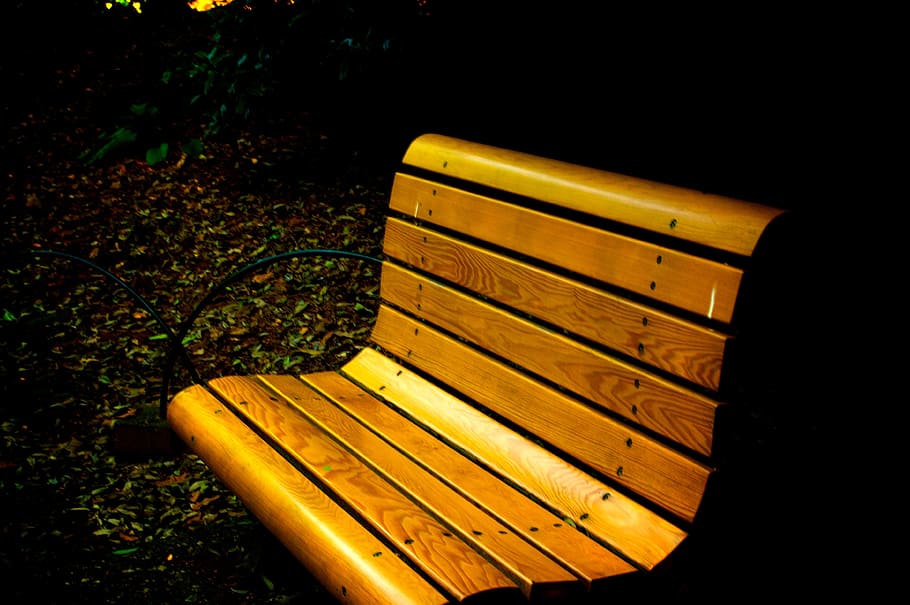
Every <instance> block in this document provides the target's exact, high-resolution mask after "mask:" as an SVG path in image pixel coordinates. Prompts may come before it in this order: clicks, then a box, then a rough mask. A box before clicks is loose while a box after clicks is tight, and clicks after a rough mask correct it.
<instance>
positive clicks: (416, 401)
mask: <svg viewBox="0 0 910 605" xmlns="http://www.w3.org/2000/svg"><path fill="white" fill-rule="evenodd" d="M786 214H787V213H786V212H784V211H783V210H781V209H778V208H773V207H769V206H765V205H760V204H755V203H748V202H744V201H739V200H735V199H731V198H727V197H722V196H717V195H710V194H704V193H699V192H696V191H692V190H688V189H683V188H679V187H675V186H669V185H663V184H658V183H655V182H650V181H645V180H642V179H637V178H631V177H627V176H621V175H618V174H612V173H607V172H603V171H599V170H594V169H589V168H585V167H581V166H576V165H572V164H568V163H564V162H559V161H554V160H550V159H544V158H541V157H536V156H532V155H528V154H523V153H517V152H513V151H507V150H503V149H498V148H493V147H490V146H485V145H480V144H475V143H470V142H466V141H462V140H458V139H453V138H449V137H445V136H439V135H425V136H421V137H419V138H417V139H416V140H415V141H414V142H413V143H412V144H411V145H410V146H409V148H408V150H407V152H406V154H405V156H404V160H403V166H402V168H401V169H400V171H399V172H398V173H397V174H396V175H395V180H394V185H393V187H392V192H391V200H390V208H389V216H388V220H387V222H386V225H385V236H384V237H385V239H384V250H383V252H384V259H383V268H382V276H381V303H380V306H379V309H378V313H377V318H376V321H375V325H374V328H373V330H372V335H371V337H370V342H371V346H369V347H366V348H364V349H363V350H362V351H360V352H359V354H357V355H356V356H355V357H354V358H353V359H351V360H350V361H349V362H348V363H347V364H345V365H344V366H343V367H341V368H340V369H339V370H338V371H337V372H320V373H314V374H309V375H304V376H287V375H267V376H232V377H221V378H216V379H213V380H211V381H209V382H208V383H207V384H206V385H194V386H190V387H188V388H185V389H184V390H182V391H181V392H180V393H178V394H177V395H176V396H175V397H174V398H173V400H172V401H171V402H170V404H169V405H168V408H167V417H168V422H169V424H170V426H171V427H172V428H173V429H174V430H175V432H176V433H177V434H178V435H179V436H180V437H181V438H182V440H183V441H185V442H186V443H187V444H188V445H189V447H190V448H191V449H192V450H193V451H194V452H196V453H198V455H199V456H200V457H201V458H202V459H203V460H204V461H205V462H206V463H207V464H208V465H209V467H210V468H211V469H212V470H213V471H214V472H215V473H216V474H217V475H218V476H219V477H220V479H221V480H223V481H224V483H225V484H226V485H227V486H228V487H229V488H230V489H231V490H232V491H234V492H235V493H236V494H237V495H238V496H239V497H240V498H241V500H242V501H243V502H244V503H245V505H246V506H247V507H248V508H249V510H250V511H252V513H254V514H255V515H256V516H257V517H258V518H259V519H260V520H261V522H262V523H263V525H264V526H265V527H267V528H268V529H269V530H270V531H271V532H273V533H274V534H275V535H276V536H277V537H278V538H279V539H280V540H281V541H282V542H283V543H284V544H285V545H286V547H287V548H288V549H289V551H290V552H291V553H293V555H294V556H295V557H296V558H298V559H299V560H300V561H301V562H302V563H303V564H304V565H305V566H306V567H307V568H308V570H309V571H310V572H311V573H312V574H313V575H314V576H315V577H316V578H317V579H318V580H319V581H320V582H322V583H323V584H324V585H325V586H326V588H327V589H328V590H329V591H330V592H331V593H332V594H333V595H334V596H335V597H336V598H337V599H338V600H340V601H343V602H352V603H390V604H394V605H401V604H403V603H447V602H455V601H476V600H484V599H490V600H492V601H495V602H507V601H508V600H509V599H511V598H515V599H518V600H522V599H524V598H527V599H530V600H548V599H567V598H570V597H573V596H576V595H577V596H582V595H585V594H591V593H594V594H597V593H599V591H602V590H603V591H607V590H609V589H610V586H613V585H617V586H618V585H620V584H621V583H622V582H623V581H624V579H629V578H632V577H639V576H642V575H644V576H648V575H650V574H648V573H646V572H648V571H649V570H656V569H658V568H659V567H660V566H661V564H662V563H663V562H665V561H667V560H669V558H670V556H671V555H672V554H673V553H674V551H677V550H679V547H680V545H681V544H682V543H683V542H684V541H685V540H686V538H687V535H688V534H689V532H690V530H691V529H692V528H693V526H694V523H695V521H696V519H697V516H698V514H699V510H700V507H701V506H702V505H703V502H704V501H705V498H706V490H707V489H708V486H709V485H710V484H711V481H709V480H711V478H712V475H713V474H714V473H715V472H716V470H717V469H718V468H719V466H720V464H719V462H718V453H717V449H718V445H719V444H720V443H721V442H722V441H723V439H724V437H723V435H722V434H721V430H722V425H723V422H721V418H722V416H721V414H720V412H721V411H722V410H725V409H729V407H730V406H732V405H734V404H735V401H733V400H735V396H736V394H737V392H738V390H739V388H738V387H735V386H734V387H731V386H730V380H731V378H732V377H733V375H734V373H732V372H731V370H729V368H730V364H731V363H733V361H732V358H734V357H735V356H736V352H737V349H736V348H735V347H734V344H736V340H735V337H736V336H737V329H738V328H737V326H738V321H739V319H740V318H739V317H738V313H739V310H738V304H737V303H738V302H739V300H740V298H742V293H743V292H746V291H748V290H749V289H750V283H751V282H750V281H749V280H750V275H751V273H750V270H752V269H754V268H755V263H756V258H755V253H756V249H757V247H758V246H759V242H760V240H761V239H762V237H763V234H765V233H766V232H768V231H769V227H770V225H771V224H772V223H775V224H776V223H777V222H778V220H777V219H779V218H780V217H782V216H785V215H786Z"/></svg>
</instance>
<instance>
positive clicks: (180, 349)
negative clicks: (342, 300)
mask: <svg viewBox="0 0 910 605" xmlns="http://www.w3.org/2000/svg"><path fill="white" fill-rule="evenodd" d="M26 255H36V256H55V257H58V258H63V259H66V260H69V261H73V262H77V263H82V264H83V265H86V266H87V267H89V268H91V269H93V270H94V271H97V272H98V273H100V274H101V275H103V276H104V277H106V278H108V279H110V280H111V281H113V282H114V283H115V284H117V285H118V286H120V287H121V288H123V289H124V290H125V291H126V292H127V294H129V295H130V296H131V297H132V298H133V299H134V300H135V301H136V302H138V303H139V304H140V305H141V306H142V307H143V308H144V309H145V310H146V311H148V313H149V314H150V315H151V316H152V318H153V319H154V320H155V321H156V322H157V323H158V324H159V325H160V326H161V328H162V329H163V330H164V332H165V334H167V338H168V341H169V346H168V351H167V357H166V359H165V365H164V368H163V370H162V377H161V399H160V402H159V414H160V415H161V417H162V418H165V417H166V416H167V403H168V393H169V391H170V384H171V374H173V372H174V364H175V362H176V359H177V357H178V355H179V356H180V357H181V358H182V360H183V363H184V364H185V365H186V367H187V369H188V370H189V372H190V376H191V379H192V381H193V382H194V383H196V384H204V382H203V380H202V379H201V378H200V377H199V373H198V372H197V371H196V367H195V366H194V365H193V362H192V360H190V357H189V355H188V354H187V352H186V347H184V346H183V339H184V338H186V335H187V333H188V332H189V330H190V328H191V327H192V325H193V323H194V322H195V321H196V319H198V318H199V315H200V313H202V310H203V309H204V308H205V306H206V305H208V304H209V303H210V302H212V300H213V299H214V298H215V297H216V296H217V295H218V294H220V293H221V292H223V291H224V290H225V289H226V288H227V287H228V286H230V285H231V284H233V283H234V282H236V281H237V280H239V279H240V278H242V277H243V276H245V275H247V274H249V273H252V272H253V271H256V270H259V269H262V268H264V267H267V266H269V265H273V264H275V263H277V262H280V261H283V260H288V259H291V258H299V257H303V256H340V257H344V258H353V259H356V260H362V261H368V262H374V263H377V264H380V265H381V264H382V259H378V258H374V257H372V256H367V255H366V254H360V253H358V252H348V251H346V250H333V249H327V248H307V249H303V250H292V251H290V252H283V253H281V254H276V255H274V256H268V257H265V258H261V259H259V260H257V261H253V262H252V263H250V264H248V265H246V266H244V267H241V268H240V269H238V270H236V271H234V272H233V273H232V274H230V275H229V276H228V277H227V278H225V279H224V280H222V281H221V282H219V283H218V284H216V285H215V287H214V288H212V289H211V290H209V292H208V294H206V295H205V297H204V298H203V299H202V300H201V301H199V303H198V304H197V305H196V306H195V307H194V308H193V311H192V312H191V313H190V315H189V316H188V317H187V318H186V319H185V320H184V321H183V323H181V324H180V327H179V330H178V331H177V332H174V330H172V329H171V327H170V326H169V325H168V324H167V322H165V321H164V318H162V317H161V315H160V314H159V313H158V311H156V310H155V308H154V307H152V305H151V304H150V303H149V302H148V301H147V300H146V299H145V298H143V297H142V296H141V295H140V294H139V293H138V292H136V291H135V290H134V289H133V288H132V287H130V285H129V284H127V283H126V282H125V281H123V280H122V279H120V278H119V277H117V276H116V275H114V274H113V273H111V272H110V271H108V270H107V269H105V268H103V267H101V266H100V265H98V264H96V263H94V262H92V261H90V260H88V259H85V258H82V257H79V256H76V255H74V254H70V253H69V252H61V251H59V250H30V251H29V252H28V253H26Z"/></svg>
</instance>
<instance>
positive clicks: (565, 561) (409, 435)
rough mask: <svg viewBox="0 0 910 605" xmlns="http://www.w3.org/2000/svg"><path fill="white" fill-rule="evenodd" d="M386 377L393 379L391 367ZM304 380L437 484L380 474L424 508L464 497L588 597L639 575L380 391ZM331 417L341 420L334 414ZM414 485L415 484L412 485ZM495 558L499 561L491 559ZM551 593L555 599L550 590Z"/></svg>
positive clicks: (325, 376)
mask: <svg viewBox="0 0 910 605" xmlns="http://www.w3.org/2000/svg"><path fill="white" fill-rule="evenodd" d="M394 368H398V370H395V371H396V373H397V371H400V370H401V368H400V366H394ZM388 369H389V370H390V371H391V370H392V369H393V366H389V367H388ZM266 380H267V381H268V382H269V384H273V385H276V386H278V387H279V389H280V390H281V392H283V393H287V392H290V390H291V389H292V388H293V383H292V382H291V380H290V379H289V378H288V377H285V376H275V377H267V378H266ZM301 380H303V381H304V382H306V383H307V384H308V385H310V386H311V387H313V388H314V389H316V390H318V391H319V392H320V393H322V394H324V395H325V396H326V397H330V398H331V399H332V401H333V402H334V403H335V405H337V406H339V407H340V408H342V409H344V411H345V412H346V413H347V414H350V415H351V416H352V417H354V418H356V419H357V420H358V421H359V422H360V423H362V424H363V425H365V426H369V427H370V430H371V431H374V432H375V433H376V434H377V435H379V436H381V437H382V438H383V439H384V440H385V441H386V442H388V443H390V444H392V445H394V447H396V448H397V449H398V450H400V451H401V452H403V453H404V454H406V455H407V456H408V457H409V458H411V459H413V460H414V462H415V464H419V465H420V466H421V467H422V468H423V469H425V471H426V472H429V473H431V474H432V476H433V477H434V478H437V479H436V480H428V479H427V478H426V473H422V474H421V473H418V474H416V475H415V474H414V473H412V472H402V471H401V468H400V467H396V468H395V469H392V468H388V469H383V474H385V475H387V476H389V480H390V481H396V482H406V483H407V485H406V486H403V489H407V491H408V492H409V493H411V494H413V495H414V496H415V498H417V499H419V500H420V501H422V502H426V503H432V502H436V503H438V505H439V506H440V507H441V508H443V509H447V510H451V508H452V502H458V501H459V499H460V498H462V497H463V498H466V499H468V500H470V501H471V502H472V503H473V504H472V505H475V506H477V507H478V508H479V509H480V510H484V511H486V512H487V513H489V514H490V515H492V516H493V517H495V518H497V519H499V520H500V522H501V523H503V524H504V525H503V526H502V527H505V528H507V531H508V532H509V533H510V534H511V533H512V532H514V533H515V535H520V536H521V537H522V538H523V539H524V540H526V541H527V543H528V544H533V545H534V546H535V547H536V548H538V549H540V550H541V552H546V553H547V554H548V555H549V556H550V557H552V558H553V559H554V560H556V561H559V562H560V563H561V564H562V565H564V566H565V567H566V568H567V569H569V570H571V571H572V573H574V574H575V575H576V576H578V577H579V578H581V579H582V580H583V581H584V583H585V585H586V586H587V587H588V589H589V590H590V589H591V588H593V586H594V585H596V584H599V583H601V582H602V581H603V580H606V579H608V578H611V577H615V576H617V575H622V574H627V573H630V572H632V571H634V569H635V568H633V567H632V566H631V565H629V564H628V563H627V562H625V561H624V560H622V559H620V558H619V557H618V556H616V555H615V554H614V553H613V552H611V551H609V550H607V549H606V548H604V547H603V546H601V545H600V544H598V543H597V542H595V541H594V540H592V539H591V538H589V537H588V536H586V535H584V534H583V533H582V532H580V531H578V530H577V529H573V528H572V527H571V526H570V525H569V524H568V523H566V522H565V521H564V520H563V519H562V518H561V517H559V516H556V515H554V514H553V513H552V512H550V511H548V510H546V509H544V508H543V507H541V506H540V505H538V504H536V503H534V502H532V501H531V500H529V499H528V498H527V496H525V495H524V494H521V493H519V492H518V491H516V490H515V489H512V488H511V487H510V486H508V485H507V484H505V483H502V482H501V481H500V480H499V479H498V478H496V477H495V476H493V475H492V474H490V473H489V472H488V471H486V470H485V469H483V468H481V467H480V466H478V465H477V464H476V463H474V462H471V461H470V460H468V459H467V458H466V457H465V456H463V455H462V454H459V453H458V452H456V451H455V450H454V449H452V448H450V447H447V446H446V445H445V444H443V443H442V442H440V441H439V439H437V438H436V437H434V436H433V435H430V434H429V433H427V432H426V431H424V430H421V429H420V428H418V427H417V425H415V424H414V423H413V422H410V421H408V420H407V419H405V418H404V417H403V416H401V415H400V414H398V413H397V412H395V411H394V410H392V409H391V408H390V407H389V406H387V405H385V404H383V403H381V402H380V401H379V399H377V396H378V395H381V394H382V392H381V391H380V393H378V394H371V393H368V392H367V391H364V390H362V389H360V388H359V387H356V386H355V385H354V384H353V383H351V382H350V381H348V380H347V379H345V378H343V377H342V376H341V375H340V374H338V373H336V372H320V373H318V374H307V375H305V376H301ZM297 405H301V404H297ZM304 412H305V413H307V414H308V415H312V416H315V415H316V414H318V415H319V417H320V418H321V419H324V420H322V423H323V424H329V423H331V424H337V423H335V422H331V421H328V420H327V419H328V418H330V417H331V416H332V415H333V412H332V408H325V407H324V406H318V409H317V410H314V409H313V406H307V409H306V410H305V411H304ZM334 413H335V414H337V413H340V412H339V411H338V410H335V412H334ZM353 439H354V438H353V437H352V438H351V439H349V440H353ZM356 440H357V445H356V449H358V450H361V449H362V448H363V444H364V440H363V438H362V437H361V436H359V432H358V437H356ZM351 447H355V446H354V445H353V444H352V446H351ZM390 447H391V446H390ZM375 458H376V456H371V459H375ZM383 458H384V459H385V458H387V456H383ZM412 477H414V478H415V479H416V480H412V479H411V478H412ZM439 482H444V484H445V486H446V487H445V488H444V489H443V488H440V486H439ZM450 490H451V491H455V492H457V493H458V494H459V497H458V498H455V497H453V496H450V495H449V493H450ZM441 514H445V513H441ZM446 516H447V517H449V516H450V515H446ZM462 527H463V528H464V531H463V532H462V533H464V534H473V533H474V531H473V528H472V527H469V526H466V525H462ZM501 531H502V529H497V530H496V532H497V533H499V532H501ZM487 534H489V531H487ZM469 537H470V536H469ZM491 556H494V557H495V556H496V555H495V553H491ZM524 557H525V558H526V559H527V560H526V561H525V564H529V563H531V562H532V561H533V560H534V558H533V557H528V556H527V555H524ZM547 592H548V593H554V592H555V591H554V590H551V589H548V590H547ZM532 598H533V596H532Z"/></svg>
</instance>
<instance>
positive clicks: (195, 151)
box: [183, 138, 203, 158]
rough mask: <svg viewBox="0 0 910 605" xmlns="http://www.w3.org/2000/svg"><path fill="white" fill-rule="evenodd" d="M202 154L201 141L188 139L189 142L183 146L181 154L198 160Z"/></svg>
mask: <svg viewBox="0 0 910 605" xmlns="http://www.w3.org/2000/svg"><path fill="white" fill-rule="evenodd" d="M202 152H203V146H202V139H199V138H194V139H190V142H189V143H187V144H186V145H184V146H183V153H185V154H186V155H188V156H190V157H191V158H198V157H199V156H201V155H202Z"/></svg>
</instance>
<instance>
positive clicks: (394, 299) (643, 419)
mask: <svg viewBox="0 0 910 605" xmlns="http://www.w3.org/2000/svg"><path fill="white" fill-rule="evenodd" d="M382 295H383V298H384V299H385V300H387V301H389V302H391V303H393V304H395V305H396V306H399V307H400V308H402V309H404V310H406V311H410V312H411V313H413V314H414V315H415V316H416V317H418V318H420V319H424V320H427V321H429V322H430V323H432V324H433V325H435V326H438V327H440V328H442V329H444V330H446V331H447V332H451V333H452V334H454V335H455V336H458V337H460V338H462V339H464V340H467V341H469V342H471V343H474V344H477V345H479V346H481V347H483V348H484V349H486V350H488V351H490V352H492V353H494V354H496V355H498V356H500V357H503V358H505V359H507V360H509V361H511V362H513V363H514V364H516V365H518V366H520V367H522V368H524V369H526V370H529V371H531V372H534V373H537V374H540V375H543V376H546V377H548V378H549V379H550V380H552V381H553V382H555V383H557V384H559V385H560V386H562V387H565V388H566V389H568V390H570V391H572V392H574V393H577V394H579V395H582V396H583V397H585V398H587V399H590V400H591V401H592V402H594V403H595V404H597V405H599V406H602V407H603V408H606V409H609V410H612V411H614V412H616V413H618V414H621V415H623V416H625V417H626V418H628V419H629V420H632V421H634V422H636V423H638V424H640V425H641V426H643V427H645V428H648V429H651V430H655V431H658V432H660V433H662V434H663V435H665V436H667V437H668V438H670V439H673V440H674V441H676V442H678V443H681V444H683V445H685V446H686V447H689V448H692V449H694V450H696V451H699V452H702V453H706V454H707V453H710V451H711V442H712V437H713V434H714V416H715V413H716V409H717V406H718V403H717V402H716V401H714V400H712V399H709V398H707V397H705V396H703V395H700V394H698V393H696V392H694V391H692V390H690V389H686V388H684V387H681V386H679V385H677V384H674V383H672V382H670V381H668V380H665V379H662V378H659V377H657V376H655V375H653V374H650V373H648V372H645V371H643V370H641V369H639V368H637V367H635V366H632V365H630V364H628V363H625V362H623V361H620V360H618V359H616V358H613V357H610V356H608V355H606V354H604V353H600V352H598V351H596V350H594V349H591V348H590V347H587V346H584V345H582V344H580V343H578V342H576V341H574V340H572V339H571V338H568V337H566V336H564V335H561V334H557V333H555V332H552V331H549V330H545V329H541V328H540V327H539V326H536V325H535V324H533V323H531V322H529V321H527V320H525V319H522V318H520V317H516V316H515V315H512V314H509V313H506V312H504V311H502V310H500V309H497V308H495V307H492V306H491V305H489V304H485V303H483V302H481V301H478V300H477V299H475V298H471V297H468V296H465V295H463V294H461V293H458V292H455V291H453V290H452V289H451V288H446V287H444V286H441V285H440V284H438V283H435V282H433V281H430V280H428V279H425V278H421V277H420V276H419V275H417V274H414V273H412V272H409V271H406V270H404V269H400V268H398V267H394V266H391V265H390V266H388V267H386V269H385V271H384V272H383V275H382ZM385 321H393V322H395V323H394V324H393V325H392V326H386V325H384V322H385ZM400 321H402V319H401V318H399V317H398V316H397V315H395V314H394V313H392V312H391V311H386V309H385V308H383V309H382V310H381V311H380V314H379V320H378V321H377V325H376V326H375V328H374V338H382V340H377V342H378V343H379V344H381V345H382V346H384V347H386V348H389V350H391V351H393V352H395V353H396V354H398V355H401V352H402V351H403V350H411V349H415V350H416V349H417V348H419V347H420V346H421V345H420V344H417V343H416V342H415V341H416V340H417V338H416V336H417V334H416V333H414V331H415V330H416V329H417V328H416V326H412V325H411V324H410V323H407V324H405V325H402V324H401V323H399V322H400ZM379 334H381V335H382V336H381V337H380V336H378V335H379ZM393 342H394V343H396V344H394V345H393V344H392V343H393ZM425 346H426V345H425ZM446 346H447V345H446V343H445V342H444V341H440V342H439V347H440V348H439V349H437V350H434V352H433V354H434V355H437V356H438V358H439V359H443V360H446V362H447V363H448V362H449V361H450V359H449V358H450V353H449V351H447V350H446ZM461 348H462V347H460V346H459V345H455V346H453V350H452V351H451V354H453V355H454V354H458V351H460V350H461ZM478 363H480V362H478ZM472 367H473V366H472ZM453 371H454V370H453ZM457 375H458V374H453V376H457ZM443 380H445V381H446V382H448V380H446V379H443Z"/></svg>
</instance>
